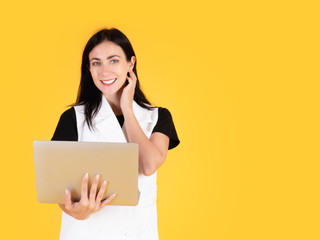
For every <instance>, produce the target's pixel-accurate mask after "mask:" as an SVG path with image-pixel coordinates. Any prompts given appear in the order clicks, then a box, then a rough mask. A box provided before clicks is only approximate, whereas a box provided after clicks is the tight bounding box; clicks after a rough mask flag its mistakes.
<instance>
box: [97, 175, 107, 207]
mask: <svg viewBox="0 0 320 240" xmlns="http://www.w3.org/2000/svg"><path fill="white" fill-rule="evenodd" d="M106 189H107V180H104V181H103V182H102V184H101V187H100V190H99V193H98V196H97V199H96V202H97V203H100V202H101V200H102V198H103V194H104V192H105V190H106Z"/></svg>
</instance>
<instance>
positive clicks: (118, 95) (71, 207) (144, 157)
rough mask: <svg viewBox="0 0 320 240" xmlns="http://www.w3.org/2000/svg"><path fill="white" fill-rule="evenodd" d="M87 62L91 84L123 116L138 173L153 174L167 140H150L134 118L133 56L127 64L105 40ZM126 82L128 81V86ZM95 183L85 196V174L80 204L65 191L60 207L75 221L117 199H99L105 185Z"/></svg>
mask: <svg viewBox="0 0 320 240" xmlns="http://www.w3.org/2000/svg"><path fill="white" fill-rule="evenodd" d="M89 61H90V72H91V75H92V79H93V81H94V84H95V85H96V87H97V88H98V89H99V90H100V91H101V92H102V94H103V96H104V97H105V98H106V99H107V101H108V102H109V104H110V106H111V108H112V110H113V112H114V113H115V115H120V114H123V116H124V120H125V121H124V124H125V128H126V130H127V136H128V141H129V142H133V143H138V145H139V172H140V173H142V174H144V175H146V176H150V175H152V174H154V173H155V172H156V171H157V169H158V168H159V167H160V166H161V165H162V164H163V163H164V161H165V159H166V156H167V152H168V146H169V137H168V136H166V135H164V134H162V133H159V132H155V133H152V135H151V137H150V139H149V138H148V137H147V136H146V135H145V134H144V132H143V130H142V128H141V127H140V124H139V122H138V120H137V118H136V116H135V115H134V112H133V108H132V103H133V97H134V91H135V87H136V83H137V78H136V76H135V74H134V72H133V71H132V69H133V67H134V64H135V57H134V56H132V57H131V59H130V61H127V59H126V56H125V53H124V51H123V50H122V48H121V47H120V46H118V45H116V44H115V43H113V42H110V41H104V42H102V43H100V44H98V45H97V46H95V47H94V48H93V49H92V51H91V52H90V54H89ZM128 73H129V77H128V76H127V74H128ZM114 79H115V81H114ZM126 81H128V84H127V85H126ZM98 183H99V176H95V178H94V179H93V182H92V186H91V189H89V194H88V175H85V176H84V177H83V180H82V186H81V199H80V201H79V202H72V201H71V195H70V192H69V191H68V190H67V191H66V197H65V204H60V205H59V206H60V207H61V209H62V210H63V211H64V212H65V213H67V214H69V215H70V216H72V217H74V218H76V219H79V220H82V219H87V218H88V217H89V216H90V215H91V214H93V213H95V212H97V211H99V210H101V209H102V208H103V207H104V206H106V205H107V204H108V203H110V202H111V201H112V199H114V198H115V196H116V195H115V194H112V195H110V196H109V197H108V198H107V199H105V200H102V196H103V194H104V192H105V190H106V188H107V183H106V182H103V183H102V185H101V187H100V189H99V190H98V189H97V186H98Z"/></svg>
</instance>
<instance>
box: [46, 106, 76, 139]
mask: <svg viewBox="0 0 320 240" xmlns="http://www.w3.org/2000/svg"><path fill="white" fill-rule="evenodd" d="M77 139H78V133H77V120H76V114H75V110H74V108H73V107H71V108H69V109H68V110H66V111H64V112H63V113H62V114H61V116H60V119H59V122H58V124H57V127H56V130H55V132H54V134H53V137H52V139H51V140H65V141H77Z"/></svg>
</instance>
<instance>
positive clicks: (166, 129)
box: [153, 107, 180, 149]
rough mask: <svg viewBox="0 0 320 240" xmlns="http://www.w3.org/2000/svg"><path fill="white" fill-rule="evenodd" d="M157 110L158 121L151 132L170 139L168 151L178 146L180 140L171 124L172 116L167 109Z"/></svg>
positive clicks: (159, 108) (160, 108)
mask: <svg viewBox="0 0 320 240" xmlns="http://www.w3.org/2000/svg"><path fill="white" fill-rule="evenodd" d="M157 108H158V121H157V124H156V125H155V127H154V129H153V132H160V133H163V134H165V135H167V136H168V137H169V138H170V143H169V149H171V148H174V147H176V146H178V145H179V143H180V140H179V137H178V134H177V131H176V128H175V125H174V122H173V118H172V115H171V113H170V111H169V110H168V109H167V108H163V107H157Z"/></svg>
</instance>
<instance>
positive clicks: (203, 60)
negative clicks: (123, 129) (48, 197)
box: [0, 0, 320, 240]
mask: <svg viewBox="0 0 320 240" xmlns="http://www.w3.org/2000/svg"><path fill="white" fill-rule="evenodd" d="M316 2H317V1H248V0H244V1H231V0H230V1H209V0H208V1H205V0H199V1H172V0H171V1H168V0H163V1H155V2H153V1H137V0H135V1H106V0H104V1H100V0H97V1H75V0H73V1H62V0H57V1H35V0H31V1H22V0H20V1H11V2H9V1H6V2H2V3H1V4H0V22H1V28H0V32H1V39H0V53H1V58H0V68H1V87H0V91H1V92H0V101H1V120H0V121H1V125H0V128H1V129H0V132H1V177H0V180H1V198H0V206H1V217H0V221H1V225H0V226H1V231H0V238H1V239H48V240H49V239H57V238H58V236H59V228H60V215H61V212H60V210H59V208H58V207H57V206H55V205H47V204H39V203H37V199H36V188H35V176H34V165H33V153H32V141H33V140H36V139H39V140H49V139H50V138H51V137H52V134H53V132H54V130H55V127H56V124H57V122H58V119H59V117H60V114H61V113H62V112H63V111H64V110H66V106H67V105H68V104H71V103H73V102H74V101H75V97H76V93H77V88H78V83H79V78H80V63H81V54H82V50H83V47H84V45H85V43H86V41H87V40H88V39H89V37H90V36H91V35H92V34H93V33H95V32H96V30H98V29H100V28H103V27H117V28H119V29H120V30H122V31H123V32H124V33H125V34H126V35H127V36H128V37H129V39H130V40H131V42H132V44H133V46H134V49H135V51H136V54H137V59H138V65H137V67H138V72H139V77H140V80H141V84H142V87H143V89H144V91H145V93H146V94H147V96H149V98H150V100H151V101H152V102H153V103H154V104H156V105H160V106H164V107H167V108H168V109H169V110H170V111H171V113H172V115H173V118H174V121H175V124H176V128H177V131H178V133H179V137H180V139H181V144H180V146H179V147H178V148H176V149H174V150H172V151H170V152H169V155H168V158H167V161H166V163H165V164H164V165H163V166H162V167H161V168H160V170H159V171H158V220H159V234H160V239H162V240H163V239H216V240H229V239H245V240H249V239H250V240H251V239H254V240H256V239H268V240H269V239H308V240H309V239H320V232H319V224H320V211H319V210H320V209H319V202H320V201H319V200H320V199H319V183H320V181H319V155H320V154H319V143H320V140H319V136H320V131H319V130H320V129H319V120H320V119H319V75H320V74H319V63H320V60H319V58H320V57H319V56H320V51H319V42H320V41H319V40H320V39H319V6H318V4H316Z"/></svg>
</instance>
